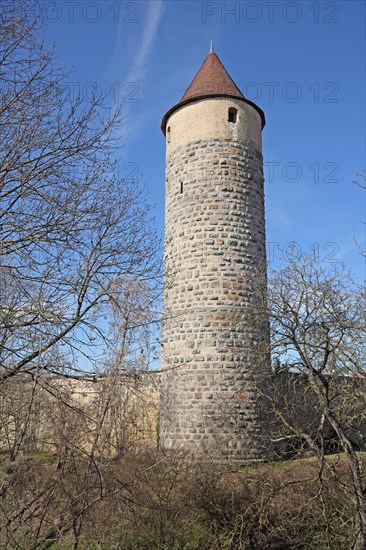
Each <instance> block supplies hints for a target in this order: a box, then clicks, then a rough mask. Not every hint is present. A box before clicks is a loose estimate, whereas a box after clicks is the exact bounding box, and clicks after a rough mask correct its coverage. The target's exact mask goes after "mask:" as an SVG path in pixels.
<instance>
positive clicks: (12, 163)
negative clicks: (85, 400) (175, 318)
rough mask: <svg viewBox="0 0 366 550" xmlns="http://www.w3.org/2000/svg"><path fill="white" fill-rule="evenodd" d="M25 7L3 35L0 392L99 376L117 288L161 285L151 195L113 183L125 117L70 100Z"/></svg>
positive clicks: (10, 12) (97, 102)
mask: <svg viewBox="0 0 366 550" xmlns="http://www.w3.org/2000/svg"><path fill="white" fill-rule="evenodd" d="M16 7H17V6H16V5H15V8H14V9H12V8H11V6H10V4H9V7H8V9H7V10H5V11H4V12H3V22H2V25H1V30H0V71H1V79H2V86H1V90H0V104H1V107H0V231H1V233H0V250H1V260H0V261H1V264H0V293H1V311H0V382H4V381H6V380H7V379H9V378H11V377H14V376H16V375H19V374H20V373H23V374H24V373H27V374H29V375H31V376H33V375H34V374H35V372H36V371H37V369H38V370H39V369H41V370H42V371H48V372H56V373H59V372H61V371H67V370H69V372H70V371H71V370H72V369H77V368H80V365H82V368H83V369H85V368H86V367H88V368H89V369H93V368H94V367H95V364H96V363H97V361H96V359H97V358H98V357H97V356H98V354H99V356H100V355H101V346H102V345H103V344H105V343H106V341H107V340H108V336H109V334H110V332H109V330H110V326H109V325H108V322H106V321H105V319H104V316H106V315H107V314H108V311H109V310H110V304H111V300H110V298H109V297H110V293H111V289H112V288H114V287H115V282H116V280H117V279H118V281H119V282H121V281H122V280H123V281H125V282H128V280H129V278H132V279H134V280H136V279H137V280H143V281H145V282H146V281H148V280H150V281H153V280H154V277H155V276H156V275H157V270H156V250H157V242H156V237H155V232H154V230H153V228H152V225H151V223H150V207H149V205H148V204H147V203H146V192H145V190H144V188H143V187H142V186H141V185H140V184H139V182H136V181H133V182H131V181H130V182H128V181H119V180H117V179H116V178H115V175H114V172H115V170H114V169H115V162H114V161H113V159H112V156H113V155H112V153H113V148H112V145H111V143H112V140H113V135H114V134H113V131H114V129H115V128H116V125H117V124H119V123H120V112H119V111H118V109H117V110H116V109H115V110H114V111H113V112H112V113H110V115H109V116H106V113H108V112H110V111H107V110H106V109H103V108H102V107H103V106H105V105H103V98H102V99H101V98H94V101H92V102H89V103H87V104H86V103H84V102H83V101H82V100H81V99H76V100H73V98H71V97H70V94H69V91H68V88H67V86H66V77H67V75H65V73H64V71H63V70H59V69H57V68H56V67H55V63H54V55H53V51H47V50H46V49H45V47H44V44H43V42H42V41H40V40H39V38H38V34H37V24H36V23H33V24H30V23H29V22H27V21H26V20H22V19H21V18H20V17H19V11H18V10H17V9H16ZM104 99H105V98H104ZM56 346H57V350H58V360H57V358H56V355H57V354H56V353H55V350H56ZM81 355H83V356H84V358H87V360H88V361H86V360H84V364H83V363H82V362H80V356H81ZM93 362H94V365H93V364H91V363H93ZM65 367H67V368H65Z"/></svg>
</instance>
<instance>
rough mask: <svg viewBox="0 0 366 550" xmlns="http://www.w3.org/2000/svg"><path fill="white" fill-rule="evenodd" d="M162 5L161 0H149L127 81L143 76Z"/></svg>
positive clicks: (138, 79) (139, 78)
mask: <svg viewBox="0 0 366 550" xmlns="http://www.w3.org/2000/svg"><path fill="white" fill-rule="evenodd" d="M163 7H164V2H163V0H152V1H150V2H149V7H148V13H147V16H146V21H145V25H144V29H143V32H142V39H141V46H140V48H139V49H138V51H137V53H136V56H135V58H134V60H133V64H132V69H131V71H130V73H129V75H128V78H127V82H135V81H141V80H142V79H143V78H144V76H145V73H146V69H147V65H148V61H149V57H150V53H151V50H152V45H153V43H154V40H155V37H156V33H157V31H158V27H159V23H160V20H161V17H162V15H163Z"/></svg>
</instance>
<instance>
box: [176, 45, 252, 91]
mask: <svg viewBox="0 0 366 550" xmlns="http://www.w3.org/2000/svg"><path fill="white" fill-rule="evenodd" d="M218 94H219V95H226V96H229V97H238V98H239V99H244V96H243V94H242V93H241V91H240V90H239V88H238V87H237V85H236V84H235V82H234V81H233V80H232V78H231V76H230V75H229V73H228V72H227V70H226V69H225V67H224V65H223V64H222V63H221V61H220V59H219V58H218V57H217V55H216V54H215V52H210V53H209V54H208V55H207V57H206V59H205V60H204V62H203V63H202V65H201V68H200V70H199V71H198V73H197V74H196V76H195V77H194V79H193V80H192V82H191V84H190V85H189V87H188V89H187V91H186V93H185V94H184V95H183V97H182V99H181V100H180V101H185V100H186V99H193V98H199V97H202V96H217V95H218Z"/></svg>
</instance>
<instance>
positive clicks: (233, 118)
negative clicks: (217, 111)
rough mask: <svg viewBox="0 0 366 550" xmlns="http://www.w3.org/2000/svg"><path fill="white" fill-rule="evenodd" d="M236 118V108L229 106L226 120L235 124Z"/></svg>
mask: <svg viewBox="0 0 366 550" xmlns="http://www.w3.org/2000/svg"><path fill="white" fill-rule="evenodd" d="M237 119H238V110H237V109H235V108H234V107H229V111H228V121H229V122H232V123H233V124H235V123H236V121H237Z"/></svg>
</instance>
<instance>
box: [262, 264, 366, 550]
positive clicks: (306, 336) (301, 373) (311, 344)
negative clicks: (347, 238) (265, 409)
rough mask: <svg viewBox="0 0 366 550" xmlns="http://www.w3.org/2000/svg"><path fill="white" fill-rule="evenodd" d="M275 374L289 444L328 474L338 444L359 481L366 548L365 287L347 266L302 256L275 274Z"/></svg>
mask: <svg viewBox="0 0 366 550" xmlns="http://www.w3.org/2000/svg"><path fill="white" fill-rule="evenodd" d="M266 298H267V301H266V304H267V305H266V308H265V311H266V315H268V316H269V318H270V325H271V347H272V350H271V351H272V356H273V357H274V361H273V362H274V364H276V363H278V364H282V365H285V367H284V368H283V369H282V373H281V368H280V369H279V368H277V369H275V371H276V372H275V373H274V375H273V387H272V390H273V391H272V409H273V414H274V416H275V418H276V424H277V428H278V432H277V437H276V434H275V433H274V434H273V438H274V439H275V440H276V441H277V442H279V441H281V443H282V444H283V442H284V441H291V440H292V441H297V442H299V441H303V442H304V443H305V445H306V447H307V448H308V449H311V450H312V451H313V452H314V453H315V454H316V456H318V458H319V459H320V464H321V466H320V468H321V469H320V475H321V473H322V472H323V469H324V453H325V451H326V445H327V439H329V438H332V439H333V440H337V444H338V447H339V449H340V450H341V451H343V452H344V454H345V457H346V460H347V463H348V467H349V470H350V477H351V480H352V488H353V500H354V504H355V511H356V516H357V521H358V526H359V529H358V534H357V536H356V537H355V541H354V548H366V493H365V490H366V486H365V479H364V476H363V474H362V466H361V462H360V457H359V456H358V455H357V452H356V451H357V450H358V449H359V447H360V442H361V444H362V442H363V444H364V438H365V429H366V423H365V419H364V410H365V404H366V384H365V380H364V378H365V374H366V370H365V364H366V363H365V356H366V354H365V311H366V308H365V289H364V288H363V287H362V286H361V285H358V284H356V283H355V282H354V280H353V278H352V277H351V275H350V273H349V272H348V271H347V270H346V269H345V268H344V267H343V266H341V265H329V264H328V265H327V264H325V263H324V264H321V263H315V262H314V259H313V258H312V257H308V256H305V255H301V256H300V257H295V256H294V257H293V260H292V261H291V262H290V264H289V265H287V266H286V267H285V268H283V269H281V270H279V271H277V272H276V273H273V274H272V277H270V281H269V289H268V296H267V297H266Z"/></svg>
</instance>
